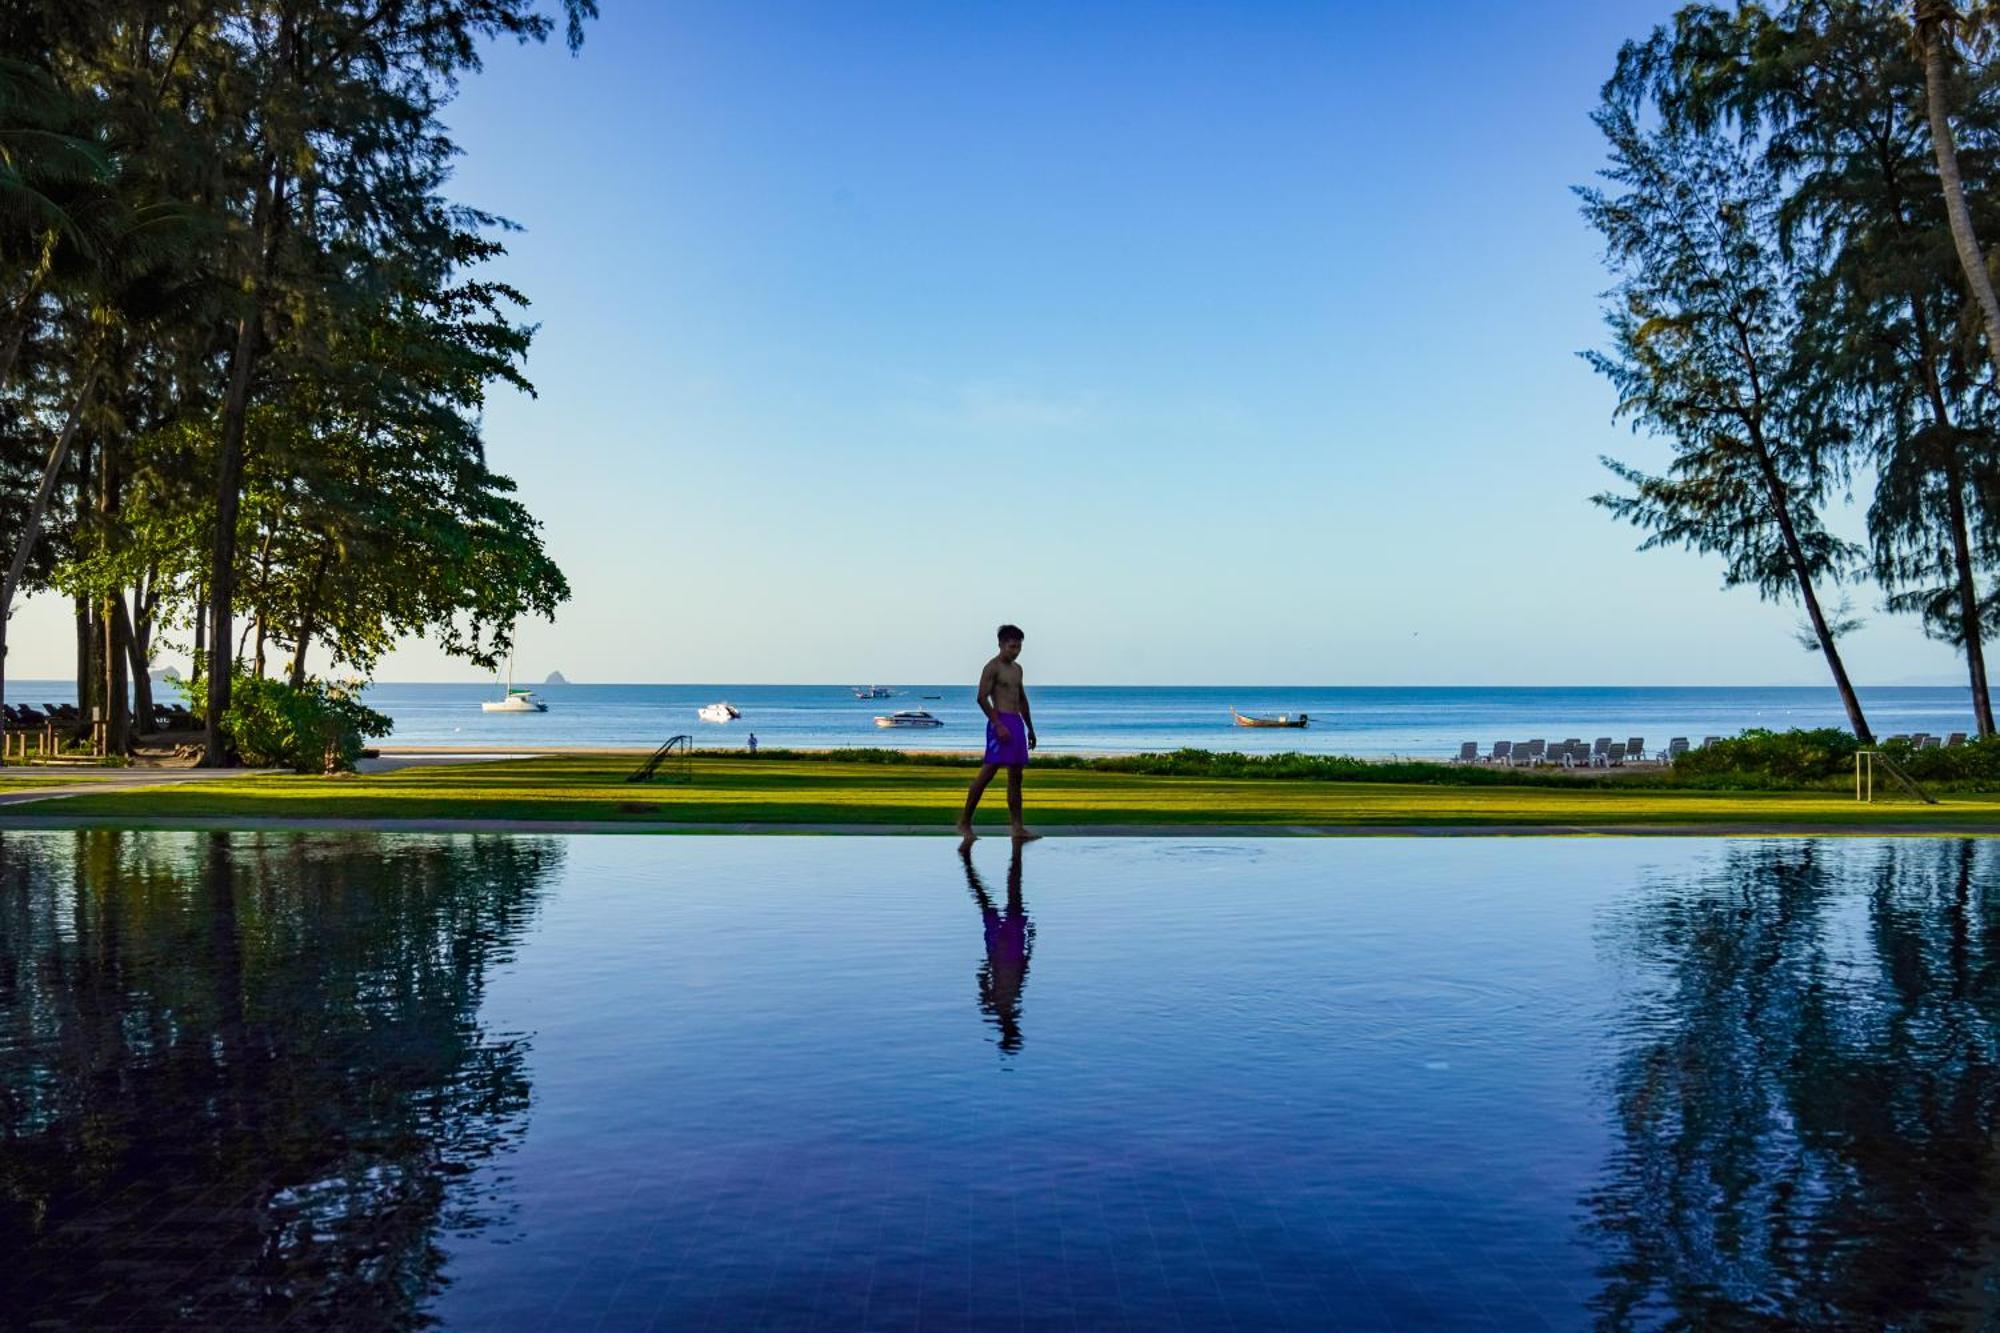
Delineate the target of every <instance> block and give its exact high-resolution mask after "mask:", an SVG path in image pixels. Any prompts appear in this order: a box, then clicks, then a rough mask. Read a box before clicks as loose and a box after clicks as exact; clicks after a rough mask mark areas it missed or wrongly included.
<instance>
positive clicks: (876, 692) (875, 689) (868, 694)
mask: <svg viewBox="0 0 2000 1333" xmlns="http://www.w3.org/2000/svg"><path fill="white" fill-rule="evenodd" d="M894 694H895V691H894V690H892V689H890V688H889V687H888V686H887V685H856V686H855V687H854V697H855V698H857V699H887V698H889V697H891V696H892V695H894Z"/></svg>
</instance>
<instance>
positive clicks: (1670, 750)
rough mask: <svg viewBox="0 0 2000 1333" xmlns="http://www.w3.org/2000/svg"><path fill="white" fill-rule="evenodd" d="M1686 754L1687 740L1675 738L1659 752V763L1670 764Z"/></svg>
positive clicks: (1679, 737) (1681, 737)
mask: <svg viewBox="0 0 2000 1333" xmlns="http://www.w3.org/2000/svg"><path fill="white" fill-rule="evenodd" d="M1687 752H1688V738H1687V737H1685V736H1676V737H1674V738H1673V739H1672V740H1670V741H1668V742H1667V748H1666V749H1664V750H1662V751H1660V762H1661V763H1663V764H1671V763H1673V762H1675V761H1676V760H1678V759H1679V758H1680V757H1681V756H1682V755H1684V754H1686V753H1687Z"/></svg>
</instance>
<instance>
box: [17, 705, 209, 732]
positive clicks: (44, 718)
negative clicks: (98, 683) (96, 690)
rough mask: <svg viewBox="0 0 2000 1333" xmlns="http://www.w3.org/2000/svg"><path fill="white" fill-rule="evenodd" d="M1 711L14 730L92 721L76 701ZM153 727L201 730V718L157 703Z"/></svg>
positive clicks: (171, 706)
mask: <svg viewBox="0 0 2000 1333" xmlns="http://www.w3.org/2000/svg"><path fill="white" fill-rule="evenodd" d="M0 713H4V714H5V715H6V722H7V728H8V729H9V730H10V731H38V730H40V729H41V728H43V727H45V726H57V727H81V726H84V725H85V724H87V723H88V722H89V720H90V719H88V718H86V717H85V716H84V715H83V712H82V710H81V709H79V708H78V707H77V706H76V705H75V704H43V705H42V706H41V707H40V708H38V709H37V708H31V707H29V706H28V705H26V704H21V705H15V704H6V705H0ZM151 730H153V731H199V730H201V719H200V718H199V717H196V716H195V715H194V714H193V713H190V712H189V711H188V710H187V709H185V708H183V707H182V706H181V705H179V704H154V705H153V720H152V726H151Z"/></svg>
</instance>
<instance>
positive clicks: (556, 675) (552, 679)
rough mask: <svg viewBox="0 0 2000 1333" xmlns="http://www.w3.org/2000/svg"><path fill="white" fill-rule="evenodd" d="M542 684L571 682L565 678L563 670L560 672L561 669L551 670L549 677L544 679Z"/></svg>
mask: <svg viewBox="0 0 2000 1333" xmlns="http://www.w3.org/2000/svg"><path fill="white" fill-rule="evenodd" d="M542 684H544V685H567V684H569V682H568V681H567V680H565V679H563V673H562V672H560V671H551V672H549V678H548V679H547V680H545V681H543V682H542Z"/></svg>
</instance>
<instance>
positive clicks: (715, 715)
mask: <svg viewBox="0 0 2000 1333" xmlns="http://www.w3.org/2000/svg"><path fill="white" fill-rule="evenodd" d="M694 715H695V716H696V717H698V718H700V719H701V720H702V721H704V722H734V721H735V720H736V719H737V718H739V717H742V716H743V713H742V711H741V710H740V709H738V708H737V707H736V705H735V704H732V703H728V702H722V703H712V704H703V705H702V706H701V707H700V708H697V709H695V710H694Z"/></svg>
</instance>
